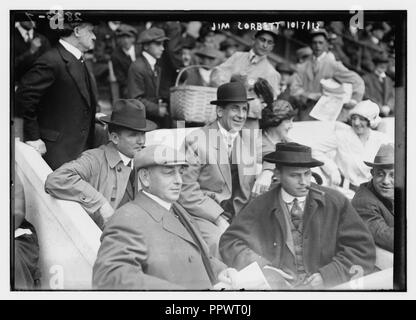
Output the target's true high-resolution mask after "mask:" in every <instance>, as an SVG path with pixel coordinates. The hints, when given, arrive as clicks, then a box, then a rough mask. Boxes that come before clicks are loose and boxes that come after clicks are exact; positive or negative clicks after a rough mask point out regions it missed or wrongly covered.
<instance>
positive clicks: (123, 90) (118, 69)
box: [111, 24, 140, 99]
mask: <svg viewBox="0 0 416 320" xmlns="http://www.w3.org/2000/svg"><path fill="white" fill-rule="evenodd" d="M116 36H117V40H118V41H117V46H116V48H115V50H114V52H113V54H112V55H111V62H112V63H113V70H114V75H115V76H116V79H117V83H118V86H119V94H120V98H122V99H126V98H127V97H128V94H127V75H128V72H129V68H130V65H131V64H132V62H134V61H136V58H137V57H138V56H139V55H140V51H139V50H138V47H137V46H136V39H137V30H136V29H135V28H134V27H132V26H130V25H127V24H122V25H120V27H119V28H118V29H117V31H116Z"/></svg>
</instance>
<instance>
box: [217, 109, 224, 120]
mask: <svg viewBox="0 0 416 320" xmlns="http://www.w3.org/2000/svg"><path fill="white" fill-rule="evenodd" d="M223 114H224V108H223V107H222V106H217V118H218V119H219V118H222V115H223Z"/></svg>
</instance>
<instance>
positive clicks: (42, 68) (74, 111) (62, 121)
mask: <svg viewBox="0 0 416 320" xmlns="http://www.w3.org/2000/svg"><path fill="white" fill-rule="evenodd" d="M89 75H90V76H89V78H90V89H89V87H88V85H87V82H86V80H85V72H84V70H83V66H82V64H81V62H80V61H78V60H77V59H76V58H75V56H74V55H72V54H71V53H70V52H68V51H67V50H66V49H64V47H63V46H62V45H61V44H58V45H57V47H55V48H53V49H51V50H49V51H48V52H46V53H45V54H44V55H42V56H41V57H40V58H39V59H38V60H37V61H36V62H35V64H34V65H33V67H32V68H31V69H30V71H28V73H26V75H25V76H24V77H23V78H22V81H21V86H19V88H18V89H17V91H16V95H15V98H16V107H17V108H18V110H21V113H22V115H23V119H24V127H23V130H24V137H25V140H27V141H32V140H38V139H42V140H43V141H44V142H45V144H46V149H47V152H46V154H45V156H44V158H45V161H46V162H47V163H48V164H49V166H50V167H51V168H52V169H53V170H54V169H56V168H58V167H59V166H61V165H62V164H64V163H65V162H68V161H70V160H74V159H76V158H77V157H78V156H79V155H80V154H81V153H82V152H83V151H84V150H86V149H89V148H91V147H92V146H93V143H94V119H95V111H96V106H97V89H96V85H95V80H94V77H93V76H92V74H91V72H89Z"/></svg>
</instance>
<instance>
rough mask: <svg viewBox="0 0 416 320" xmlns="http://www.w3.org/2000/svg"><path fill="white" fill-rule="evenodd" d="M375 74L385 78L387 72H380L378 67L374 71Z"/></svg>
mask: <svg viewBox="0 0 416 320" xmlns="http://www.w3.org/2000/svg"><path fill="white" fill-rule="evenodd" d="M374 72H375V74H376V75H377V76H378V77H379V78H385V77H386V73H385V72H380V71H378V70H377V69H376V70H375V71H374Z"/></svg>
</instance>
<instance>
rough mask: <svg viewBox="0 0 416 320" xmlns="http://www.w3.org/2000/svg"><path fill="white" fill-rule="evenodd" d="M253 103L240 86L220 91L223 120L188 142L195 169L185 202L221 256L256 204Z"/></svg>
mask: <svg viewBox="0 0 416 320" xmlns="http://www.w3.org/2000/svg"><path fill="white" fill-rule="evenodd" d="M248 100H249V99H247V94H246V90H245V88H244V86H243V85H242V84H241V83H240V82H230V83H226V84H223V85H221V86H220V87H219V88H218V90H217V100H215V101H211V103H212V104H216V105H217V121H215V122H213V123H211V124H208V125H206V126H205V127H203V128H201V129H198V130H195V131H194V132H192V133H191V134H190V135H189V136H187V137H186V139H185V150H186V155H187V159H188V161H189V162H190V165H189V167H187V168H186V169H185V172H184V175H183V186H182V193H181V196H180V199H179V203H180V204H181V205H182V206H183V207H184V208H185V209H186V210H187V211H188V212H189V213H190V214H191V215H193V217H194V219H195V221H196V223H197V225H198V227H199V229H200V230H201V232H202V235H203V236H204V239H205V241H206V242H207V244H208V245H209V247H210V250H211V252H212V253H213V254H214V255H218V241H219V237H220V236H221V234H222V233H223V232H224V230H225V229H226V228H227V227H228V225H229V222H230V221H231V220H232V219H233V217H234V216H235V215H237V214H238V213H239V212H240V210H241V209H242V208H243V207H244V206H245V205H246V204H247V202H248V201H249V199H250V194H251V190H252V187H253V185H254V182H255V178H256V174H257V173H258V172H257V171H259V169H260V168H261V162H260V161H261V159H260V156H258V155H257V150H256V147H255V146H253V145H250V142H251V141H254V140H253V139H250V137H249V135H250V132H252V131H251V130H249V129H245V130H242V128H243V126H244V124H245V120H246V118H247V113H248V103H247V102H248Z"/></svg>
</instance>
